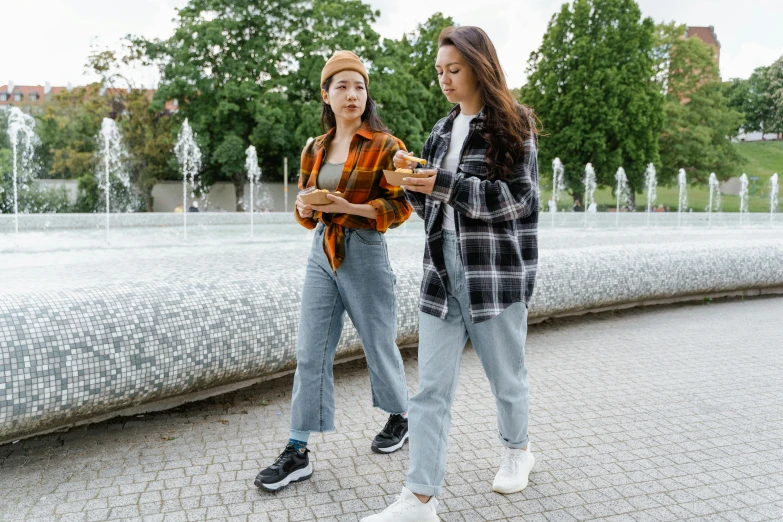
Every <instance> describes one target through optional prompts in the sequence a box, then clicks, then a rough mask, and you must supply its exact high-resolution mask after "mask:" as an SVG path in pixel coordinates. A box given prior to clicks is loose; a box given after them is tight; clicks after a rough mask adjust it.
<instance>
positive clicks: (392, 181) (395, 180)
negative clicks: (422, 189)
mask: <svg viewBox="0 0 783 522" xmlns="http://www.w3.org/2000/svg"><path fill="white" fill-rule="evenodd" d="M383 175H384V176H386V181H387V182H388V183H389V185H394V186H395V187H399V186H402V185H404V183H403V182H402V178H429V177H430V176H432V175H433V174H419V173H418V172H413V173H412V174H408V173H407V172H397V171H395V170H384V171H383Z"/></svg>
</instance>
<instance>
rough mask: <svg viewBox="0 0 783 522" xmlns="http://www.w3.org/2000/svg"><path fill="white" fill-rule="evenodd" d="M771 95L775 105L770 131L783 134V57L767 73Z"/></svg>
mask: <svg viewBox="0 0 783 522" xmlns="http://www.w3.org/2000/svg"><path fill="white" fill-rule="evenodd" d="M767 81H768V82H769V85H768V89H769V95H770V98H771V100H772V104H773V105H774V111H773V113H772V117H771V120H772V121H771V124H770V130H773V129H774V130H773V132H783V56H781V57H780V58H778V59H777V60H776V61H775V62H774V63H773V64H772V65H770V67H769V70H768V71H767Z"/></svg>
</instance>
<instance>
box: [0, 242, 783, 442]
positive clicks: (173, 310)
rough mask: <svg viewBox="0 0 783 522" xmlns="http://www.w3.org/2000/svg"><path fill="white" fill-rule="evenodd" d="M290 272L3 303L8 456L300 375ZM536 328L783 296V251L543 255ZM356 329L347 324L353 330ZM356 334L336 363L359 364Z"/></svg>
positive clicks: (701, 247) (3, 425)
mask: <svg viewBox="0 0 783 522" xmlns="http://www.w3.org/2000/svg"><path fill="white" fill-rule="evenodd" d="M420 256H421V253H420V251H419V250H415V251H413V250H411V251H409V252H407V253H402V254H399V255H397V256H396V257H394V258H393V259H392V263H393V265H394V268H395V272H396V274H397V292H398V305H399V307H400V309H399V312H398V317H399V337H398V342H399V344H400V345H405V344H411V343H415V342H416V339H417V311H416V303H417V297H418V293H419V280H420V273H421V265H420V259H421V257H420ZM290 266H291V265H290V263H289V264H288V265H287V266H286V265H285V264H284V263H283V262H280V263H279V266H277V267H276V268H275V267H269V266H267V267H266V269H265V270H264V271H252V270H248V271H246V272H244V273H238V274H237V275H233V276H229V277H226V275H225V274H224V273H222V274H220V277H218V276H210V275H209V274H211V273H213V272H214V271H212V272H210V271H205V274H204V275H202V276H201V277H194V278H192V279H187V278H181V279H177V280H173V281H170V282H160V281H144V280H142V281H135V282H120V283H114V284H110V285H105V286H95V285H93V286H89V287H85V288H84V289H76V290H74V289H73V288H70V289H60V290H57V289H54V290H52V291H48V292H40V291H31V292H25V291H21V290H17V291H11V292H7V293H3V292H2V289H0V442H7V441H9V440H14V439H17V438H20V437H24V436H27V435H30V434H34V433H39V432H42V431H45V430H49V429H53V428H56V427H60V426H65V425H68V424H69V423H74V422H77V421H82V420H85V419H90V418H95V417H97V416H99V415H103V414H106V413H109V412H112V411H117V410H120V409H123V408H127V407H131V406H134V405H139V404H143V403H147V402H151V401H155V400H159V399H163V398H168V397H173V396H177V395H182V394H188V393H192V392H195V391H198V390H204V389H209V388H214V387H216V386H220V385H225V384H230V383H236V382H240V381H243V380H246V379H251V378H254V377H259V376H263V375H270V374H273V373H276V372H280V371H283V370H286V369H290V368H292V367H293V366H294V353H295V349H294V346H295V336H296V328H297V321H298V311H299V301H300V295H301V294H300V292H301V285H302V274H303V271H302V270H300V269H291V268H290ZM539 270H540V271H539V274H540V275H539V278H538V284H537V288H536V294H535V297H534V301H533V303H532V305H531V310H530V318H531V319H536V318H541V317H546V316H553V315H559V314H563V313H570V312H574V311H579V310H589V309H596V308H605V307H612V306H619V305H623V304H627V303H634V302H641V301H645V300H652V299H662V298H676V297H677V296H687V295H694V294H711V293H716V292H724V291H735V290H749V289H763V288H772V287H781V286H783V242H781V241H752V242H744V241H737V242H722V243H720V244H714V245H712V244H705V243H699V244H697V245H690V244H686V243H679V244H653V245H650V244H647V245H620V246H603V247H595V248H592V247H590V248H579V249H559V250H544V251H542V252H541V260H540V269H539ZM346 322H348V321H347V320H346ZM360 353H361V345H360V343H359V339H358V336H357V335H356V332H355V330H354V329H353V328H352V327H351V326H350V324H347V328H346V329H345V331H344V334H343V338H342V341H341V344H340V346H339V349H338V358H339V357H345V356H348V355H354V354H360Z"/></svg>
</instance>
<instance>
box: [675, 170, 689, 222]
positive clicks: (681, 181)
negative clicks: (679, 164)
mask: <svg viewBox="0 0 783 522" xmlns="http://www.w3.org/2000/svg"><path fill="white" fill-rule="evenodd" d="M677 184H678V185H679V186H680V199H679V203H678V204H677V226H678V227H679V226H680V225H681V224H682V209H683V208H686V207H687V206H688V178H687V175H686V174H685V169H680V170H679V172H677Z"/></svg>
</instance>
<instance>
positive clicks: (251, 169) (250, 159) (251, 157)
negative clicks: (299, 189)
mask: <svg viewBox="0 0 783 522" xmlns="http://www.w3.org/2000/svg"><path fill="white" fill-rule="evenodd" d="M245 155H246V156H247V158H246V159H245V168H246V169H247V178H248V179H249V180H250V237H251V238H252V237H253V214H254V213H255V207H254V206H253V192H254V188H255V184H256V183H258V182H259V181H261V169H260V168H259V166H258V153H256V148H255V147H254V146H253V145H250V146H249V147H248V148H247V150H245Z"/></svg>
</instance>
